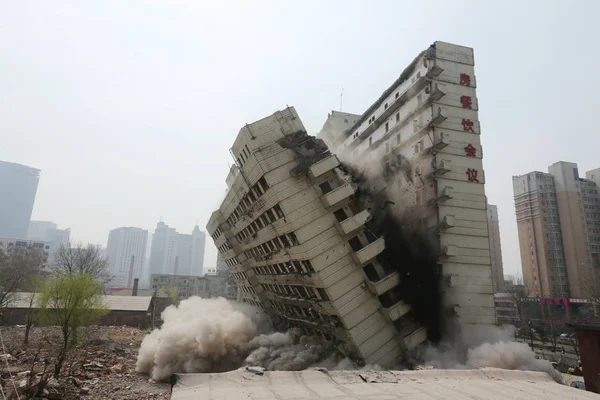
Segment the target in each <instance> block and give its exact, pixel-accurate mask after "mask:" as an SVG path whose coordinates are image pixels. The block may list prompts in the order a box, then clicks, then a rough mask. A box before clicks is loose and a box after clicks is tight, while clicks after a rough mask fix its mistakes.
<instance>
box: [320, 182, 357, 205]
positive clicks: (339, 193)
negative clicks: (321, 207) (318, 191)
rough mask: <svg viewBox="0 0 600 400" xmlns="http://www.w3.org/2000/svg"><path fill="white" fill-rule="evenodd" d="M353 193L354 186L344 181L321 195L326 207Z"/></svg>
mask: <svg viewBox="0 0 600 400" xmlns="http://www.w3.org/2000/svg"><path fill="white" fill-rule="evenodd" d="M353 194H354V187H353V186H352V185H351V184H349V183H346V184H344V185H342V186H340V187H338V188H336V189H334V190H332V191H331V192H329V193H327V194H326V195H324V196H323V202H324V203H325V206H326V207H333V206H334V205H336V204H338V203H341V202H342V201H343V200H345V199H348V198H349V197H350V196H352V195H353Z"/></svg>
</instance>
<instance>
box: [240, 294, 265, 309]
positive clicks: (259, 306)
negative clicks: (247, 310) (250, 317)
mask: <svg viewBox="0 0 600 400" xmlns="http://www.w3.org/2000/svg"><path fill="white" fill-rule="evenodd" d="M242 301H243V302H244V303H246V304H250V305H253V306H254V307H258V308H261V309H263V310H264V308H265V307H264V306H263V305H262V303H260V302H259V301H256V300H252V299H249V298H247V297H244V299H243V300H242Z"/></svg>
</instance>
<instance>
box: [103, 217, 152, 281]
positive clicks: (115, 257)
mask: <svg viewBox="0 0 600 400" xmlns="http://www.w3.org/2000/svg"><path fill="white" fill-rule="evenodd" d="M147 242H148V231H147V230H145V229H141V228H134V227H123V228H117V229H113V230H111V231H110V233H109V235H108V244H107V245H106V256H107V258H108V265H109V271H110V274H111V275H112V277H113V279H112V280H111V282H110V285H111V286H112V287H115V288H132V287H133V283H134V279H135V278H138V279H139V278H140V276H141V273H142V269H143V265H144V255H145V253H146V246H147Z"/></svg>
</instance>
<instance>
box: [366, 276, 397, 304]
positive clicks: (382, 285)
mask: <svg viewBox="0 0 600 400" xmlns="http://www.w3.org/2000/svg"><path fill="white" fill-rule="evenodd" d="M399 284H400V275H398V273H397V272H392V273H391V274H389V275H388V276H386V277H384V278H382V279H380V280H378V281H377V282H372V281H370V280H367V285H368V286H369V291H370V292H371V293H373V294H374V295H376V296H381V295H382V294H384V293H385V292H387V291H388V290H390V289H393V288H395V287H396V286H398V285H399ZM392 308H393V307H392Z"/></svg>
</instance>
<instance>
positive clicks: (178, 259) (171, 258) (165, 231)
mask: <svg viewBox="0 0 600 400" xmlns="http://www.w3.org/2000/svg"><path fill="white" fill-rule="evenodd" d="M205 244H206V234H205V233H204V232H202V231H201V230H200V229H199V228H198V226H195V227H194V230H193V231H192V234H191V235H185V234H181V233H177V231H176V230H175V228H170V227H169V226H168V225H167V224H165V223H164V222H162V221H161V222H159V223H158V224H157V226H156V230H155V231H154V234H153V235H152V248H151V250H150V261H149V269H150V275H152V274H167V275H191V276H201V275H202V273H203V265H204V249H205Z"/></svg>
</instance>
